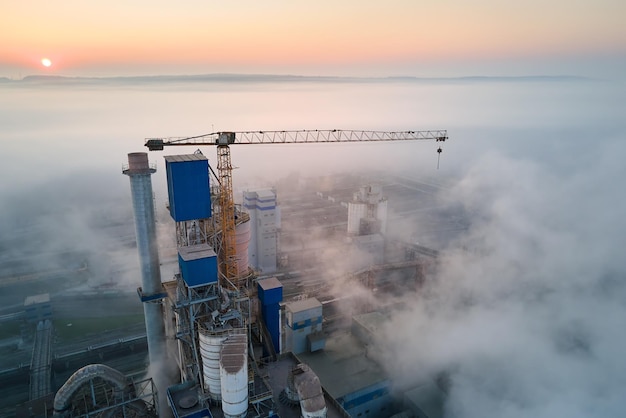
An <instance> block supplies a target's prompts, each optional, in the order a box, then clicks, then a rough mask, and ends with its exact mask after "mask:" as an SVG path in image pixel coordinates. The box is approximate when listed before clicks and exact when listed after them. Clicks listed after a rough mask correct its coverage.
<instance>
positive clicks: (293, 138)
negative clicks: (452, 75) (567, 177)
mask: <svg viewBox="0 0 626 418" xmlns="http://www.w3.org/2000/svg"><path fill="white" fill-rule="evenodd" d="M420 139H430V140H433V139H434V140H436V141H445V140H446V139H448V133H447V131H445V130H434V131H354V130H341V129H331V130H300V131H243V132H213V133H209V134H204V135H197V136H190V137H170V138H148V139H147V140H146V147H148V149H149V150H150V151H162V150H163V147H164V146H174V145H231V144H242V145H243V144H307V143H318V142H376V141H415V140H420Z"/></svg>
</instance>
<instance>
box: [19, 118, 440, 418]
mask: <svg viewBox="0 0 626 418" xmlns="http://www.w3.org/2000/svg"><path fill="white" fill-rule="evenodd" d="M446 139H447V132H446V131H442V130H439V131H408V132H382V131H339V130H333V131H276V132H217V133H211V134H207V135H201V136H197V137H191V138H163V139H158V138H157V139H154V138H153V139H148V140H147V142H146V146H147V147H148V149H149V150H150V151H153V150H156V151H159V150H163V149H164V148H166V147H168V149H169V147H171V146H192V147H202V146H216V147H217V156H218V157H217V165H216V167H215V168H216V170H215V171H214V169H213V167H212V166H210V165H209V160H208V159H207V157H206V156H205V155H204V154H203V153H202V152H201V150H200V149H198V150H197V151H195V152H194V151H192V152H191V153H184V154H177V155H165V157H164V159H165V173H164V175H165V176H166V178H167V191H168V203H167V211H168V213H169V215H170V217H171V220H172V222H173V223H174V228H173V230H175V235H176V236H175V241H176V259H177V269H176V271H177V272H176V273H175V274H174V276H173V277H162V262H161V260H160V255H159V249H158V245H157V229H156V217H155V207H154V197H153V190H152V176H153V175H154V174H155V173H156V165H155V164H151V163H150V162H149V159H148V153H146V152H136V153H130V154H128V164H127V165H125V166H124V167H123V170H122V172H123V174H124V175H126V176H128V178H129V180H130V187H131V196H132V205H133V213H134V223H135V234H136V248H137V251H138V253H139V261H140V272H141V283H140V286H139V287H138V288H137V292H136V296H135V297H136V298H138V299H139V300H140V301H141V304H142V307H143V314H144V319H145V334H141V335H139V336H138V337H133V338H128V337H122V338H120V340H119V341H117V342H116V345H115V347H122V346H123V347H133V348H132V350H133V351H136V353H144V355H145V350H146V348H147V353H148V361H149V366H148V369H147V371H146V370H144V371H146V372H147V373H143V374H134V375H132V376H130V375H127V374H125V373H123V372H121V371H120V370H118V369H117V368H116V367H114V365H111V364H105V363H107V362H106V361H104V360H106V359H107V358H108V357H107V354H106V353H107V351H97V350H98V347H94V346H90V347H89V350H93V351H94V352H98V353H100V354H99V358H100V359H102V360H103V361H92V362H90V363H89V364H86V365H83V366H81V367H79V368H78V369H77V370H75V371H73V373H72V374H71V376H69V378H67V380H66V381H65V382H64V383H63V384H62V385H60V387H59V388H58V390H53V387H52V385H51V381H52V377H51V373H52V368H51V364H52V361H53V359H52V356H51V348H50V345H51V342H50V341H51V338H52V337H51V334H52V333H53V330H52V329H51V328H52V327H51V325H50V324H51V323H50V318H51V316H52V315H53V312H51V309H50V300H49V296H47V295H36V296H33V297H32V298H30V299H29V300H28V301H27V302H25V309H27V310H25V312H26V313H25V315H29V317H32V318H34V319H32V320H31V322H32V323H34V324H37V325H36V335H35V338H34V342H33V348H32V353H33V354H32V360H31V364H30V368H29V370H30V372H29V376H30V400H29V402H27V403H24V404H21V405H20V406H19V407H18V409H17V415H18V416H24V417H48V416H58V417H144V416H145V417H175V418H201V417H227V418H244V417H305V418H306V417H311V418H313V417H320V418H321V417H360V418H365V417H395V418H400V417H406V418H410V417H419V418H421V417H428V418H436V417H441V416H443V412H442V403H443V399H444V398H445V381H444V380H445V379H441V381H439V380H433V381H431V382H428V383H424V382H419V383H415V385H413V386H411V385H405V386H404V387H398V386H397V385H394V382H393V380H392V378H391V376H389V375H388V373H387V372H386V370H385V368H384V367H383V365H382V364H381V357H380V355H379V353H380V352H381V351H384V350H385V341H383V340H382V338H380V336H379V335H378V332H377V330H378V329H379V328H380V327H381V324H382V323H383V322H384V321H385V320H386V317H387V314H388V311H387V308H386V307H385V306H381V305H380V304H377V303H373V302H372V301H373V300H375V299H378V295H381V294H389V295H393V294H396V293H398V294H399V293H403V292H406V291H416V290H418V289H419V287H420V286H421V284H422V283H423V281H424V280H425V279H426V277H428V275H429V274H434V272H435V269H436V267H437V256H438V251H437V250H435V249H433V248H430V247H429V246H427V245H421V244H420V243H418V242H416V241H412V242H409V241H404V242H403V241H398V240H393V239H390V238H389V237H388V234H387V231H388V229H389V228H390V227H391V224H390V220H389V208H388V206H389V202H390V199H391V197H389V196H387V193H386V190H389V191H391V192H393V190H392V189H391V186H390V187H389V188H388V189H385V186H383V185H381V181H382V180H384V179H383V177H382V176H379V177H378V181H372V179H367V180H366V182H364V183H363V184H360V185H354V184H349V185H346V187H345V188H344V189H342V190H341V192H337V191H336V190H335V191H325V189H323V188H319V190H318V191H317V192H316V194H315V196H314V198H315V199H317V201H307V202H304V203H303V201H300V200H298V201H297V202H296V200H297V199H298V198H297V197H293V201H291V202H290V200H289V199H291V198H287V197H284V198H283V197H282V196H279V195H278V193H277V191H276V189H274V188H271V187H269V188H262V189H255V190H245V191H243V192H242V194H241V198H240V202H239V203H235V201H236V199H235V197H234V190H233V182H232V172H233V166H232V163H231V156H230V147H231V146H239V144H241V145H243V144H248V145H252V144H259V145H262V144H276V143H283V144H284V143H293V144H298V143H333V142H367V141H402V140H432V141H435V142H438V141H445V140H446ZM436 151H437V152H438V153H439V154H440V153H441V148H438V149H437V150H436ZM405 180H406V179H405ZM406 182H410V180H406ZM388 183H389V184H395V183H394V182H388ZM414 186H415V185H409V186H406V187H414ZM424 187H425V186H424ZM315 202H319V203H315ZM290 205H291V206H290ZM289 207H292V208H297V207H299V209H298V210H296V209H294V210H293V211H292V210H288V208H289ZM326 207H329V208H331V209H329V210H332V211H333V212H332V213H335V214H337V215H336V216H335V217H334V218H333V219H332V222H329V221H328V220H326V221H325V222H319V223H316V222H315V217H316V214H322V217H323V218H324V219H326V217H327V216H326V215H325V214H326V213H328V212H324V210H325V209H324V208H326ZM404 210H405V211H410V210H411V209H410V208H405V209H404ZM396 212H397V213H398V216H402V211H399V210H398V211H396ZM305 214H306V215H305ZM318 236H323V237H324V240H323V241H320V242H321V244H319V245H315V244H314V242H315V241H316V240H314V239H313V238H311V240H310V242H303V239H306V238H307V237H318ZM333 257H334V258H337V257H339V258H340V259H341V263H340V264H341V268H336V269H335V271H334V273H332V274H331V273H328V272H324V271H321V269H320V268H319V266H320V264H321V263H324V262H325V261H326V260H328V259H331V258H333ZM333 275H334V276H333ZM137 282H138V284H139V280H138V281H137ZM334 282H336V283H343V284H347V285H348V286H350V285H352V286H358V287H359V288H362V289H364V292H361V293H359V294H358V295H356V294H355V295H347V294H345V293H342V291H341V290H340V289H339V288H338V287H337V286H334V285H333V283H334ZM389 309H391V308H389ZM107 347H108V348H106V349H109V348H110V347H112V346H111V345H109V346H107ZM103 349H104V348H103ZM68 359H69V357H68ZM95 359H96V360H97V359H98V358H97V357H96V358H95ZM66 363H67V364H70V362H69V360H67V361H66Z"/></svg>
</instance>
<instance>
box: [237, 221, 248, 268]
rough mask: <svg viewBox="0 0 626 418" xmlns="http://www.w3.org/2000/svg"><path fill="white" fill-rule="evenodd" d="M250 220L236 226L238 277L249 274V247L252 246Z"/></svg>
mask: <svg viewBox="0 0 626 418" xmlns="http://www.w3.org/2000/svg"><path fill="white" fill-rule="evenodd" d="M250 225H251V223H250V218H249V217H246V220H244V221H243V222H241V223H239V224H237V226H235V248H236V252H237V255H236V256H235V259H236V260H237V276H242V275H244V274H246V273H247V272H248V246H249V244H250Z"/></svg>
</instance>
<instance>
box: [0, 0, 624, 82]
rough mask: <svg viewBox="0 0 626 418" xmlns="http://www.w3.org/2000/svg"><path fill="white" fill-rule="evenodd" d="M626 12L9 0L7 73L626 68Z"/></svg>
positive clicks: (454, 2)
mask: <svg viewBox="0 0 626 418" xmlns="http://www.w3.org/2000/svg"><path fill="white" fill-rule="evenodd" d="M624 16H626V3H624V2H623V1H621V0H597V1H594V2H591V1H588V0H575V1H565V0H552V1H550V2H545V1H539V0H529V1H524V2H502V1H497V0H476V1H473V2H466V1H461V0H445V1H437V2H424V1H415V0H391V1H384V2H383V1H367V2H363V1H357V0H344V1H341V2H336V1H330V0H321V1H316V2H286V1H278V0H268V1H263V2H259V1H254V0H244V1H238V2H207V1H200V0H186V1H184V2H167V1H162V0H159V1H150V2H148V1H145V0H141V1H133V2H122V1H120V0H113V1H107V2H84V1H80V0H62V1H57V2H47V1H42V0H35V1H28V2H17V1H9V2H4V4H3V13H2V18H1V24H0V38H1V39H2V44H1V45H0V77H9V78H14V79H15V78H21V77H23V76H26V75H30V74H57V75H71V76H123V75H161V74H205V73H263V74H266V73H280V74H285V73H289V74H300V75H340V76H398V75H405V76H406V75H410V76H424V77H432V76H438V77H441V76H465V75H529V74H541V75H553V74H558V75H561V74H572V75H582V76H602V77H611V76H618V75H619V74H621V73H623V72H624V71H623V70H624V69H625V68H626V65H625V64H626V31H624V30H623V17H624ZM43 58H48V59H50V61H51V63H52V65H51V66H50V67H44V66H43V65H42V63H41V60H42V59H43Z"/></svg>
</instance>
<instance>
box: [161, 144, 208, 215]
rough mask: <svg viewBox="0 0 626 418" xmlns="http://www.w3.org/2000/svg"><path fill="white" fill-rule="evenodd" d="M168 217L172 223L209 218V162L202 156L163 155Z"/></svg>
mask: <svg viewBox="0 0 626 418" xmlns="http://www.w3.org/2000/svg"><path fill="white" fill-rule="evenodd" d="M165 171H166V172H167V193H168V197H169V204H170V215H171V216H172V218H173V219H174V220H175V221H176V222H182V221H190V220H193V219H206V218H210V217H211V191H210V188H209V161H208V160H207V158H206V157H205V156H204V155H202V154H190V155H167V156H165Z"/></svg>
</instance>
